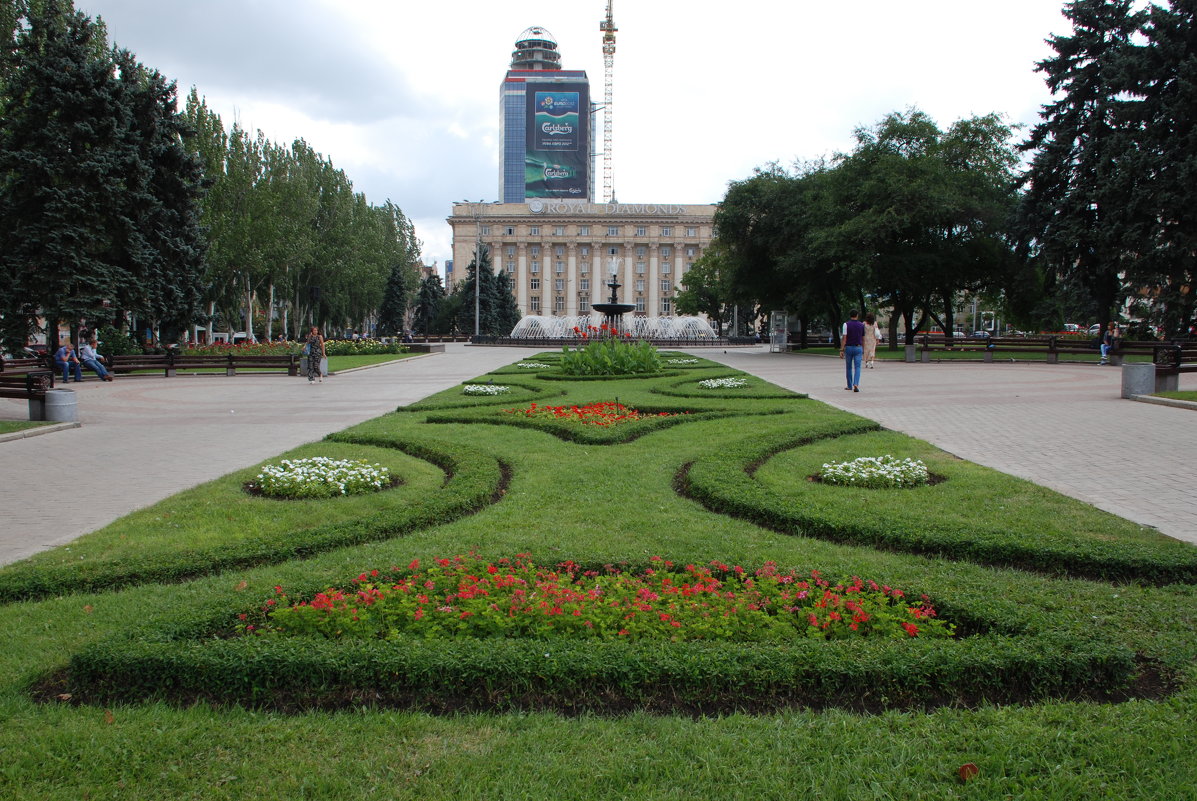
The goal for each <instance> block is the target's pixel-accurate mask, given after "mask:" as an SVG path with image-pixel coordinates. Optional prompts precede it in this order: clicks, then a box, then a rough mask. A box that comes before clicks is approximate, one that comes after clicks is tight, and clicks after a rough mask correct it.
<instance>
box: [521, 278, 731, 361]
mask: <svg viewBox="0 0 1197 801" xmlns="http://www.w3.org/2000/svg"><path fill="white" fill-rule="evenodd" d="M618 276H619V260H618V259H615V258H613V259H611V281H610V283H608V284H607V286H609V287H611V298H610V299H609V300H608V301H607V302H606V303H592V304H591V306H590V307H591V308H592V309H593V310H594V312H597V314H583V315H572V316H569V317H547V316H542V315H531V316H529V317H524V318H522V319H521V320H520V321H519V322H518V323H517V324H516V326H515V328H514V329H512V331H511V339H566V340H569V339H584V338H586V337H583V334H586V335H587V336H590V335H592V334H593V332H594V331H595V330H598V329H599V328H601V327H602V326H603V325H606V326H607V329H608V330H609V331H614V332H616V334H617V335H624V334H626V335H628V336H629V337H630V338H632V339H644V340H649V341H654V340H703V339H710V340H712V344H713V343H714V341H715V340H716V339H717V337H716V335H715V329H713V328H711V324H710V323H708V322H707V321H706V320H704V319H702V318H701V317H690V316H679V317H642V316H633V317H632V318H630V321H629V322H626V323H625V321H624V315H625V314H627V313H628V312H630V311H632V310H633V309H635V308H636V304H634V303H620V302H619V288H620V287H621V286H623V284H621V283H619V277H618ZM599 315H601V316H599Z"/></svg>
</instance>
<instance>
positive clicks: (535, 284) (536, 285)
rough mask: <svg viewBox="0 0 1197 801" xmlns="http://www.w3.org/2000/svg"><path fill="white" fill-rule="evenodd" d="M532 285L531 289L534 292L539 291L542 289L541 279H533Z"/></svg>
mask: <svg viewBox="0 0 1197 801" xmlns="http://www.w3.org/2000/svg"><path fill="white" fill-rule="evenodd" d="M531 285H532V286H531V288H532V290H533V291H535V290H537V289H540V279H539V278H533V279H532V280H531Z"/></svg>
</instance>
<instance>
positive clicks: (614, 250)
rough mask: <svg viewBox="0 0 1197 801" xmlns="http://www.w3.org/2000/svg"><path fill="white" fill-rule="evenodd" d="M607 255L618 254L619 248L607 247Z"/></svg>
mask: <svg viewBox="0 0 1197 801" xmlns="http://www.w3.org/2000/svg"><path fill="white" fill-rule="evenodd" d="M607 255H608V256H618V255H619V248H607Z"/></svg>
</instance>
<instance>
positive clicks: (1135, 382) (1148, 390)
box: [1122, 362, 1155, 398]
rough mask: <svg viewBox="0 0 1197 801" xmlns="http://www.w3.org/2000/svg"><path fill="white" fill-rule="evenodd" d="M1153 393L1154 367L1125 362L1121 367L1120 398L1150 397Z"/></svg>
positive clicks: (1147, 364) (1146, 364)
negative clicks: (1133, 396)
mask: <svg viewBox="0 0 1197 801" xmlns="http://www.w3.org/2000/svg"><path fill="white" fill-rule="evenodd" d="M1154 392H1155V365H1154V364H1151V363H1150V362H1127V363H1125V364H1123V365H1122V397H1124V398H1129V397H1131V396H1132V395H1151V394H1153V393H1154Z"/></svg>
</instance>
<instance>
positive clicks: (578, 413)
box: [503, 401, 685, 426]
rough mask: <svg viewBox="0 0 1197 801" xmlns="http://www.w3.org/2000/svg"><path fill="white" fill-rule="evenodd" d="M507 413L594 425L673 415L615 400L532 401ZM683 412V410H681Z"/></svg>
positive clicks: (508, 410) (611, 424) (673, 413)
mask: <svg viewBox="0 0 1197 801" xmlns="http://www.w3.org/2000/svg"><path fill="white" fill-rule="evenodd" d="M503 411H504V412H506V413H507V414H522V415H523V416H524V417H526V418H537V417H539V418H549V419H553V420H565V421H570V422H575V423H582V424H585V425H594V426H614V425H619V424H620V423H632V422H635V421H637V420H645V419H648V418H651V417H675V416H676V415H677V413H675V412H655V413H645V414H642V413H641V412H640V410H638V409H629V408H628V407H626V406H624V405H623V404H622V403H619V402H617V401H597V402H595V403H588V404H586V405H585V406H538V405H537V404H536V403H532V404H531V405H529V406H528V407H527V408H524V409H504V410H503ZM683 414H685V412H683Z"/></svg>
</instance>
